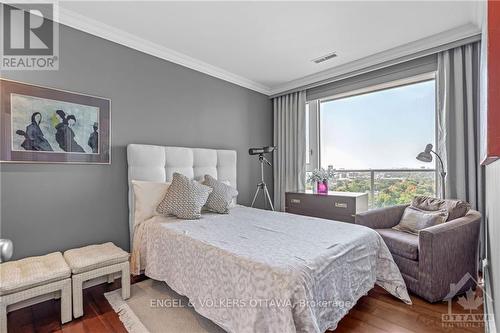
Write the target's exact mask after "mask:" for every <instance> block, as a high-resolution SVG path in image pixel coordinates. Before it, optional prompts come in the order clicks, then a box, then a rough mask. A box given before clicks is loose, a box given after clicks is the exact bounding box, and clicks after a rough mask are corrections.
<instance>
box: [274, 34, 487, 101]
mask: <svg viewBox="0 0 500 333" xmlns="http://www.w3.org/2000/svg"><path fill="white" fill-rule="evenodd" d="M478 41H481V33H480V32H478V33H476V34H474V35H472V36H469V37H465V38H460V39H457V40H455V41H452V42H448V43H444V44H442V45H438V46H434V47H431V48H428V49H426V50H422V51H418V52H415V53H412V54H409V55H405V56H402V57H398V58H395V59H390V60H386V61H383V62H381V63H378V64H377V63H375V64H373V65H369V66H367V67H364V68H360V69H356V70H354V71H351V72H348V73H342V74H338V75H334V76H333V77H331V78H328V79H324V80H320V81H318V82H314V83H310V84H306V85H303V86H300V87H297V88H293V89H289V90H286V91H283V92H280V93H277V94H273V95H271V96H269V98H275V97H279V96H283V95H287V94H290V93H293V92H297V91H301V90H308V89H311V88H316V87H319V86H322V85H326V84H330V83H333V82H337V81H340V80H344V79H347V78H350V77H354V76H358V75H361V74H366V73H369V72H373V71H376V70H379V69H383V68H387V67H390V66H394V65H397V64H400V63H403V62H407V61H410V60H414V59H418V58H422V57H425V56H429V55H432V54H437V53H439V52H442V51H446V50H450V49H453V48H455V47H459V46H463V45H467V44H471V43H474V42H478ZM356 61H358V60H355V61H353V62H356Z"/></svg>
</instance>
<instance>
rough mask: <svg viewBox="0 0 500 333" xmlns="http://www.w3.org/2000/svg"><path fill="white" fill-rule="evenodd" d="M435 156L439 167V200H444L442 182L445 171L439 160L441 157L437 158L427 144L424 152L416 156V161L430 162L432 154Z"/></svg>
mask: <svg viewBox="0 0 500 333" xmlns="http://www.w3.org/2000/svg"><path fill="white" fill-rule="evenodd" d="M431 153H432V154H434V155H436V157H437V158H438V160H439V163H440V166H441V172H440V173H439V174H440V175H441V198H442V199H445V189H444V182H445V178H446V171H445V170H444V164H443V160H442V159H441V156H439V154H438V153H436V152H435V151H434V150H432V145H431V144H430V143H429V144H428V145H427V146H425V150H424V151H423V152H421V153H419V154H418V155H417V160H419V161H421V162H427V163H429V162H432V154H431Z"/></svg>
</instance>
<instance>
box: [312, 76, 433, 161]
mask: <svg viewBox="0 0 500 333" xmlns="http://www.w3.org/2000/svg"><path fill="white" fill-rule="evenodd" d="M435 126H436V125H435V81H434V80H432V81H426V82H420V83H416V84H412V85H407V86H403V87H397V88H392V89H387V90H382V91H378V92H372V93H368V94H363V95H358V96H353V97H346V98H342V99H338V100H334V101H329V102H323V103H321V108H320V131H321V132H320V138H321V164H322V165H321V166H322V167H324V168H326V167H328V166H329V165H333V167H334V168H335V169H339V168H344V169H392V168H422V167H425V168H434V163H423V162H420V161H418V160H417V159H416V158H415V157H416V156H417V154H418V153H419V152H421V151H422V150H424V148H425V145H426V144H428V143H432V144H433V145H434V142H435V132H436V131H435Z"/></svg>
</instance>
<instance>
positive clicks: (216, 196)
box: [203, 175, 238, 214]
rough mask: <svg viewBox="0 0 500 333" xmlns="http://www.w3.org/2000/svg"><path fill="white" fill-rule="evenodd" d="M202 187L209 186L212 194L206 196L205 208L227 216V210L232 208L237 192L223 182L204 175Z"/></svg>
mask: <svg viewBox="0 0 500 333" xmlns="http://www.w3.org/2000/svg"><path fill="white" fill-rule="evenodd" d="M203 185H207V186H210V187H211V188H212V190H213V191H212V193H210V195H209V196H208V200H207V203H206V204H205V208H207V209H208V210H210V211H212V212H216V213H220V214H227V213H229V208H232V204H231V203H232V201H233V199H234V198H235V197H236V196H237V195H238V191H237V190H236V189H235V188H234V187H231V186H229V185H228V184H226V182H224V181H218V180H217V179H215V178H214V177H212V176H210V175H205V180H204V181H203Z"/></svg>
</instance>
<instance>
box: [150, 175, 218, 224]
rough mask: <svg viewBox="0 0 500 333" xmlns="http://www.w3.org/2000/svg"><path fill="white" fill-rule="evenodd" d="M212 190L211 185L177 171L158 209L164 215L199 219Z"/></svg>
mask: <svg viewBox="0 0 500 333" xmlns="http://www.w3.org/2000/svg"><path fill="white" fill-rule="evenodd" d="M211 192H212V189H211V188H210V187H208V186H205V185H203V184H201V183H199V182H197V181H196V180H191V179H189V178H188V177H186V176H183V175H181V174H180V173H177V172H176V173H174V175H173V178H172V184H170V186H169V187H168V190H167V193H166V194H165V198H163V200H162V201H161V202H160V204H159V205H158V208H157V209H156V210H157V211H158V213H160V214H162V215H174V216H177V217H178V218H181V219H187V220H193V219H199V218H200V217H201V209H202V208H203V205H205V203H206V202H207V198H208V195H209V194H210V193H211Z"/></svg>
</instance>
